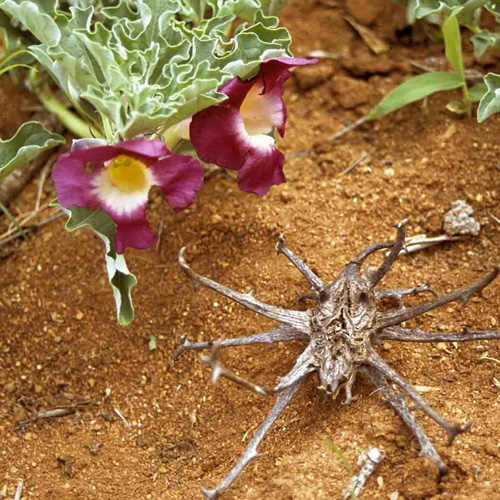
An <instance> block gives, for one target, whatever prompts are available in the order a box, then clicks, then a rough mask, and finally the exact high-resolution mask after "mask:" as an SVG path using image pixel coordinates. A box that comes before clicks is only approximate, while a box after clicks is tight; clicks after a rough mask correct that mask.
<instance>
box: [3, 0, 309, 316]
mask: <svg viewBox="0 0 500 500" xmlns="http://www.w3.org/2000/svg"><path fill="white" fill-rule="evenodd" d="M285 3H286V0H278V1H275V0H272V1H269V0H204V1H199V0H183V1H178V0H117V1H112V2H111V1H109V0H95V1H94V0H72V1H63V0H44V1H43V2H39V1H34V0H0V39H2V40H3V41H4V45H5V47H7V48H9V47H10V48H16V47H18V46H20V45H22V46H24V49H22V51H23V55H24V56H29V57H31V60H32V61H34V63H33V64H36V66H37V68H38V70H39V73H40V74H43V75H44V76H43V77H44V78H45V80H46V81H45V85H42V84H40V83H38V87H37V88H38V95H39V97H40V100H41V102H42V103H43V104H44V105H45V107H46V108H47V109H49V110H50V111H51V112H55V113H56V114H57V115H58V116H59V117H60V118H61V120H62V121H63V123H64V124H65V125H66V127H67V128H68V130H70V131H72V132H73V133H74V134H75V135H76V136H79V137H80V139H77V140H75V141H74V142H73V146H72V148H71V151H70V152H69V153H67V154H63V155H61V156H60V157H59V159H58V160H57V162H56V164H55V167H54V171H53V176H52V178H53V180H54V182H55V185H56V190H57V203H58V204H59V206H60V208H61V209H63V210H64V211H65V212H66V213H67V214H68V215H69V220H68V223H67V225H66V228H67V229H68V230H70V231H72V230H75V229H79V228H81V227H90V228H91V229H92V230H93V231H94V232H95V233H96V234H97V235H98V236H99V237H100V238H101V239H102V240H103V242H104V244H105V247H106V255H105V259H106V267H107V271H108V276H109V280H110V284H111V286H112V289H113V293H114V297H115V302H116V309H117V316H118V321H119V322H120V323H122V324H128V323H129V322H130V321H131V320H132V318H133V307H132V301H131V289H132V287H133V286H135V284H136V279H135V276H134V275H133V274H132V273H130V271H129V270H128V267H127V264H126V262H125V258H124V252H125V251H126V249H127V248H136V249H146V248H149V247H151V246H152V245H154V243H155V241H156V239H157V237H156V235H155V234H154V233H153V231H152V229H151V227H150V226H149V223H148V221H147V219H146V208H147V205H148V198H149V192H150V188H152V187H153V186H158V187H160V188H161V189H162V190H163V194H164V199H165V201H166V202H167V203H168V204H169V205H170V206H171V207H172V208H173V209H174V210H176V211H180V210H184V209H186V208H187V207H189V206H190V205H191V204H192V203H193V202H194V201H195V196H196V193H197V192H198V191H199V190H200V189H201V187H202V184H203V180H204V171H203V165H202V163H203V162H205V163H213V164H216V165H218V166H220V167H222V168H225V169H230V170H235V171H237V182H238V187H239V188H240V189H242V190H244V191H248V192H252V193H255V194H257V195H260V196H262V195H264V194H266V193H267V192H268V191H269V189H270V188H271V186H273V185H276V184H280V183H282V182H285V180H286V179H285V175H284V171H283V163H284V155H283V154H282V153H281V152H280V151H279V149H278V148H277V147H276V132H278V133H279V134H280V135H283V134H284V131H285V122H286V109H285V105H284V102H283V98H282V96H283V91H284V87H283V84H284V82H285V80H287V79H288V78H289V77H290V76H291V73H290V69H292V68H293V67H296V66H302V65H306V64H311V63H314V62H315V60H311V59H300V58H294V57H292V56H291V53H290V51H289V46H290V43H291V40H290V34H289V32H288V31H287V30H286V29H285V28H283V27H280V26H279V21H278V19H277V17H275V16H274V14H275V13H276V11H277V10H279V8H281V7H283V6H284V4H285ZM20 27H21V28H22V30H20V29H19V28H20ZM28 35H29V36H28ZM20 50H21V49H20ZM14 54H15V52H14ZM49 76H50V78H51V80H52V82H51V81H50V80H49ZM54 83H55V84H56V85H57V86H58V87H59V89H60V91H61V93H62V94H63V95H64V96H65V98H66V99H67V101H68V103H69V104H70V106H68V107H65V106H63V105H62V104H61V102H60V101H58V99H56V98H55V97H54V92H52V90H51V85H53V84H54ZM40 88H41V90H40ZM69 108H71V109H69ZM64 142H65V139H64V138H63V137H61V136H59V135H57V134H52V133H50V132H49V131H47V130H46V129H45V128H44V127H43V126H42V125H40V124H39V123H37V122H29V123H25V124H24V125H23V126H22V127H21V128H20V129H19V130H18V132H17V133H16V134H15V135H14V137H12V138H11V139H9V140H8V141H0V179H2V178H3V177H4V176H6V175H7V174H9V173H10V172H12V171H13V170H14V169H16V168H19V167H21V166H22V165H23V164H24V163H26V162H28V161H31V160H32V159H33V158H34V157H36V155H37V154H39V153H40V152H42V151H44V150H46V149H48V148H50V147H54V146H56V145H59V144H62V143H64Z"/></svg>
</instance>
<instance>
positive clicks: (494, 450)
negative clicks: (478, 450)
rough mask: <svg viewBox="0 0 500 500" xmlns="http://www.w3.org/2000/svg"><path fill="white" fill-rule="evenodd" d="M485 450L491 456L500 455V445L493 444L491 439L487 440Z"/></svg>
mask: <svg viewBox="0 0 500 500" xmlns="http://www.w3.org/2000/svg"><path fill="white" fill-rule="evenodd" d="M484 451H485V452H486V454H487V455H490V457H498V456H499V455H500V450H499V449H498V445H496V444H493V443H492V442H491V441H487V442H486V444H485V445H484Z"/></svg>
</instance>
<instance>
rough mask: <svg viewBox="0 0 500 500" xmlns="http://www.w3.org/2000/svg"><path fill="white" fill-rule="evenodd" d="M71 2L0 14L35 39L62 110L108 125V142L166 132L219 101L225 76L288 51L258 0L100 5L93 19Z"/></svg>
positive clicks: (22, 2)
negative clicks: (70, 106)
mask: <svg viewBox="0 0 500 500" xmlns="http://www.w3.org/2000/svg"><path fill="white" fill-rule="evenodd" d="M72 3H73V4H75V5H79V7H72V8H71V9H70V11H69V12H67V11H64V12H62V11H61V10H59V9H58V5H59V4H58V2H56V0H0V10H3V11H4V12H6V13H8V14H9V15H10V16H12V17H13V18H15V19H16V20H17V21H19V22H20V23H21V24H22V25H23V26H24V28H26V29H28V30H29V31H31V33H32V34H33V35H34V36H35V37H36V38H37V39H38V40H39V42H40V43H39V44H36V45H31V46H30V47H29V50H30V51H31V53H32V54H33V55H34V57H36V59H37V60H38V62H39V63H40V64H41V65H42V66H43V67H45V68H46V69H47V70H48V71H49V73H50V74H51V75H52V77H53V78H54V79H55V80H56V82H57V83H58V85H59V86H60V87H61V88H62V89H63V90H64V91H65V92H66V93H67V94H68V96H69V98H70V100H71V102H72V103H74V104H75V105H76V106H77V108H78V109H83V110H85V112H86V113H87V114H89V115H91V114H92V109H94V110H97V111H98V112H99V113H100V115H101V116H103V117H105V119H106V120H109V121H110V122H111V126H112V128H113V132H114V135H115V137H114V138H111V137H108V139H115V140H116V139H120V138H121V139H130V138H132V137H134V136H135V135H138V134H148V133H152V132H155V131H156V130H157V129H158V128H160V127H161V128H163V129H165V128H167V127H168V126H171V125H174V124H176V123H177V122H178V121H181V120H183V119H184V118H187V117H189V116H191V115H192V114H194V113H196V112H198V111H201V110H202V109H204V108H206V107H208V106H211V105H213V104H217V103H219V102H221V101H222V100H224V99H225V98H226V97H225V96H224V95H223V94H220V93H218V89H219V88H220V87H221V86H222V85H224V84H225V83H226V82H227V81H229V80H230V79H231V78H234V77H235V76H239V77H242V78H246V77H248V75H250V74H252V72H253V71H255V69H256V68H257V67H258V65H259V64H260V63H261V62H262V61H264V60H266V59H269V58H272V57H279V56H283V55H286V54H288V53H289V52H288V49H289V45H290V35H289V33H288V31H287V30H286V29H284V28H282V27H279V25H278V20H277V18H275V17H273V16H267V15H265V12H266V11H263V9H262V6H261V4H260V2H259V0H135V2H133V5H134V8H133V9H132V8H131V5H132V3H131V2H130V1H129V0H118V1H117V2H116V3H115V5H113V6H111V7H109V6H108V7H106V4H107V3H110V2H104V1H102V0H101V1H99V2H97V3H99V6H100V8H99V12H98V13H96V12H95V11H94V8H93V7H92V6H89V5H90V4H92V3H95V2H84V1H76V0H75V1H74V2H72ZM278 3H279V2H278ZM89 108H90V109H89Z"/></svg>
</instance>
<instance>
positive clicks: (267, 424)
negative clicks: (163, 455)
mask: <svg viewBox="0 0 500 500" xmlns="http://www.w3.org/2000/svg"><path fill="white" fill-rule="evenodd" d="M303 381H304V379H300V380H298V381H297V382H295V384H294V385H292V386H290V387H288V388H287V389H285V390H284V391H283V392H281V393H280V394H278V396H277V398H276V402H275V403H274V406H273V408H272V409H271V411H270V412H269V414H268V415H267V417H266V418H265V420H264V422H262V424H261V425H260V427H259V428H258V429H257V432H256V433H255V434H254V436H253V437H252V439H251V441H250V442H249V443H248V446H247V447H246V449H245V451H244V452H243V454H242V455H241V457H240V458H239V460H238V462H236V465H235V466H234V467H233V468H232V469H231V471H230V472H229V474H228V475H227V476H226V477H225V478H224V479H223V480H222V481H221V482H220V483H219V484H218V485H217V486H216V487H215V488H214V489H213V490H207V489H205V488H202V491H203V494H204V495H205V498H206V499H207V500H215V499H216V498H218V497H219V495H221V494H222V493H223V492H224V491H226V490H227V489H228V488H229V487H230V486H231V484H232V483H233V482H234V481H235V480H236V478H237V477H238V476H239V475H240V473H241V472H242V471H243V469H244V468H245V467H246V466H247V465H248V463H249V462H251V461H252V460H254V459H255V458H257V456H258V454H257V447H258V446H259V444H260V442H261V441H262V439H263V438H264V436H265V435H266V434H267V431H268V430H269V429H270V428H271V426H272V425H273V423H274V422H275V421H276V419H277V418H278V417H279V416H280V415H281V413H282V412H283V410H284V409H285V408H286V407H287V406H288V404H289V403H290V401H291V400H292V398H293V396H294V395H295V393H296V392H297V390H298V389H299V387H300V386H301V384H302V382H303Z"/></svg>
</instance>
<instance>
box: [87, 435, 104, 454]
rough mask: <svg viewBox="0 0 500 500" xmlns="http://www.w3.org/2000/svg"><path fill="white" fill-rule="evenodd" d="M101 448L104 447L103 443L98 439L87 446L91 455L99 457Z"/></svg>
mask: <svg viewBox="0 0 500 500" xmlns="http://www.w3.org/2000/svg"><path fill="white" fill-rule="evenodd" d="M101 447H102V441H99V440H98V439H96V438H94V439H92V442H91V443H90V444H88V445H87V448H88V449H89V452H90V454H91V455H97V454H98V453H99V451H100V450H101Z"/></svg>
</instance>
